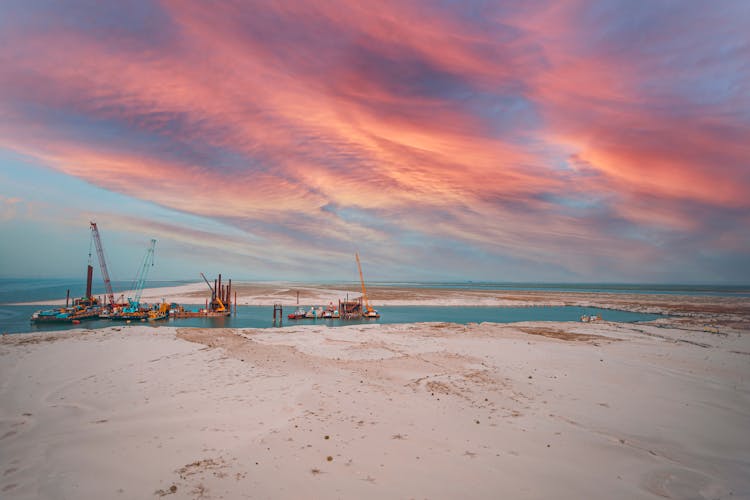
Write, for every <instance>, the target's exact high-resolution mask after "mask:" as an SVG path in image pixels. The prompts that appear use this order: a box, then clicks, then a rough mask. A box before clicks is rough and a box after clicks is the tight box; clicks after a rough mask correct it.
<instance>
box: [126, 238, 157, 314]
mask: <svg viewBox="0 0 750 500" xmlns="http://www.w3.org/2000/svg"><path fill="white" fill-rule="evenodd" d="M155 248H156V240H154V239H152V240H151V245H149V247H148V250H146V255H145V256H144V257H143V263H142V264H141V268H140V270H139V272H138V277H137V278H136V281H135V288H134V290H135V298H134V299H131V298H128V302H129V303H130V307H129V308H128V309H126V310H125V312H136V311H137V310H138V308H139V307H140V305H141V294H142V293H143V287H144V285H145V284H146V276H148V270H149V268H150V267H153V265H154V249H155Z"/></svg>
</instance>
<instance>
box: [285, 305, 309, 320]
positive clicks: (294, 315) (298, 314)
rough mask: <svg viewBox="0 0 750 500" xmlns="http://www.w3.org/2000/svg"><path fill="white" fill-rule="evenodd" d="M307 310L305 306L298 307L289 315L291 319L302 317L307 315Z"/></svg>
mask: <svg viewBox="0 0 750 500" xmlns="http://www.w3.org/2000/svg"><path fill="white" fill-rule="evenodd" d="M306 314H307V313H306V312H305V310H304V309H303V308H301V307H298V308H297V310H296V311H294V312H293V313H291V314H290V315H288V316H287V318H289V319H302V318H304V317H305V316H306Z"/></svg>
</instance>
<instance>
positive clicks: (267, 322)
mask: <svg viewBox="0 0 750 500" xmlns="http://www.w3.org/2000/svg"><path fill="white" fill-rule="evenodd" d="M38 309H39V307H38V306H0V332H5V333H24V332H38V331H50V330H69V329H72V328H105V327H108V326H113V325H119V326H125V325H124V324H123V323H119V322H113V321H107V320H98V319H97V320H91V321H83V322H81V324H80V325H69V324H61V325H54V324H53V325H50V324H46V325H39V326H37V325H32V324H31V323H30V322H29V317H30V316H31V314H32V313H33V312H34V311H36V310H38ZM237 309H238V314H237V316H232V317H225V318H184V319H171V320H169V321H159V322H156V323H153V325H157V326H158V325H164V326H185V327H203V328H268V327H272V326H274V324H273V307H271V306H239V307H238V308H237ZM293 310H294V308H289V310H288V311H287V310H286V309H285V313H287V314H288V313H290V312H292V311H293ZM378 311H380V314H381V315H382V317H381V318H380V319H379V320H358V321H341V320H331V319H328V320H325V319H316V320H313V319H305V320H288V319H285V320H284V321H283V326H292V325H314V324H316V325H327V326H342V325H352V324H360V323H362V324H370V323H381V324H388V323H415V322H422V321H445V322H451V323H460V324H466V323H471V322H474V323H481V322H483V321H490V322H495V323H513V322H516V321H578V320H579V319H580V317H581V315H582V314H600V315H601V317H602V319H604V320H607V321H618V322H622V323H632V322H636V321H651V320H654V319H657V318H659V317H661V316H660V315H657V314H641V313H634V312H627V311H615V310H610V309H598V308H595V307H569V306H556V307H541V306H536V307H396V306H391V307H379V308H378Z"/></svg>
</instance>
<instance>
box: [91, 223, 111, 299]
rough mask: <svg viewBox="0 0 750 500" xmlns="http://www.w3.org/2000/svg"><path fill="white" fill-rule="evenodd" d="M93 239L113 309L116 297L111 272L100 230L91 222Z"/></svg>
mask: <svg viewBox="0 0 750 500" xmlns="http://www.w3.org/2000/svg"><path fill="white" fill-rule="evenodd" d="M91 237H92V238H93V239H94V244H96V253H97V255H98V256H99V267H100V268H101V271H102V279H103V280H104V288H105V290H106V292H107V298H108V299H109V306H110V307H112V306H113V305H114V304H115V296H114V293H112V282H111V281H110V280H109V272H108V271H107V262H106V261H105V260H104V249H103V248H102V239H101V236H99V228H97V227H96V222H91Z"/></svg>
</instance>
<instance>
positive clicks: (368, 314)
mask: <svg viewBox="0 0 750 500" xmlns="http://www.w3.org/2000/svg"><path fill="white" fill-rule="evenodd" d="M362 317H364V318H367V319H378V318H379V317H380V313H379V312H378V311H376V310H375V309H370V310H368V311H365V313H364V314H363V315H362Z"/></svg>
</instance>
